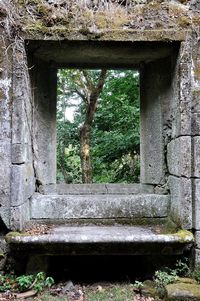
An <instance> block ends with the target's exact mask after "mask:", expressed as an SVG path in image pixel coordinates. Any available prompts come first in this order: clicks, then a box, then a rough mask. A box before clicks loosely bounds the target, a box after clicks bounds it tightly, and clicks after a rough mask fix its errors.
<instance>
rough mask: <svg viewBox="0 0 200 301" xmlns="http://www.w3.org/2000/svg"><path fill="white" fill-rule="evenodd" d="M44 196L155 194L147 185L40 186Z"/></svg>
mask: <svg viewBox="0 0 200 301" xmlns="http://www.w3.org/2000/svg"><path fill="white" fill-rule="evenodd" d="M39 192H40V193H42V194H47V195H48V194H57V195H58V194H59V195H66V194H72V195H75V194H143V193H153V192H154V186H153V185H147V184H139V183H138V184H137V183H135V184H65V183H61V184H49V185H43V186H40V188H39Z"/></svg>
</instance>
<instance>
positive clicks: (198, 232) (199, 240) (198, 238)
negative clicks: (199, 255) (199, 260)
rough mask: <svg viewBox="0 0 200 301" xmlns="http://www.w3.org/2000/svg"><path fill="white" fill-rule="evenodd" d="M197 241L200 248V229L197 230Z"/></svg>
mask: <svg viewBox="0 0 200 301" xmlns="http://www.w3.org/2000/svg"><path fill="white" fill-rule="evenodd" d="M195 241H196V246H197V248H198V249H200V230H199V231H196V232H195Z"/></svg>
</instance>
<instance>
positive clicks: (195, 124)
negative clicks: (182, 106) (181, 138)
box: [191, 112, 200, 136]
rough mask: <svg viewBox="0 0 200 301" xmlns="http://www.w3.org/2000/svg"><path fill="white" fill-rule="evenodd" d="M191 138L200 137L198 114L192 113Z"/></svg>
mask: <svg viewBox="0 0 200 301" xmlns="http://www.w3.org/2000/svg"><path fill="white" fill-rule="evenodd" d="M191 124H192V136H194V135H200V112H199V113H192V120H191Z"/></svg>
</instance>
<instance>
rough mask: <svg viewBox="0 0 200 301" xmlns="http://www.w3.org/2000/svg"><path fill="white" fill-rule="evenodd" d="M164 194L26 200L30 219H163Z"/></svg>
mask: <svg viewBox="0 0 200 301" xmlns="http://www.w3.org/2000/svg"><path fill="white" fill-rule="evenodd" d="M169 205H170V197H169V196H168V195H157V194H141V195H126V194H123V195H99V194H96V195H62V196H61V195H41V194H39V193H36V194H35V195H34V196H33V197H32V199H31V201H30V213H31V219H66V220H67V219H79V218H82V219H83V218H85V219H89V218H91V219H95V218H105V219H107V218H134V217H149V218H154V217H155V218H158V217H166V216H167V215H168V209H169Z"/></svg>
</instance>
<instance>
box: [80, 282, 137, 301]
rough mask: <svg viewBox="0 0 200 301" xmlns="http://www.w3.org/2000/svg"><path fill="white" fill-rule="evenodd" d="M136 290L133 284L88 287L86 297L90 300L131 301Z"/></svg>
mask: <svg viewBox="0 0 200 301" xmlns="http://www.w3.org/2000/svg"><path fill="white" fill-rule="evenodd" d="M133 296H134V292H133V285H131V284H124V285H123V284H121V285H120V284H117V285H109V286H103V287H102V286H97V287H95V286H94V287H87V288H86V289H85V297H86V300H88V301H111V300H112V301H113V300H115V301H129V300H133Z"/></svg>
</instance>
